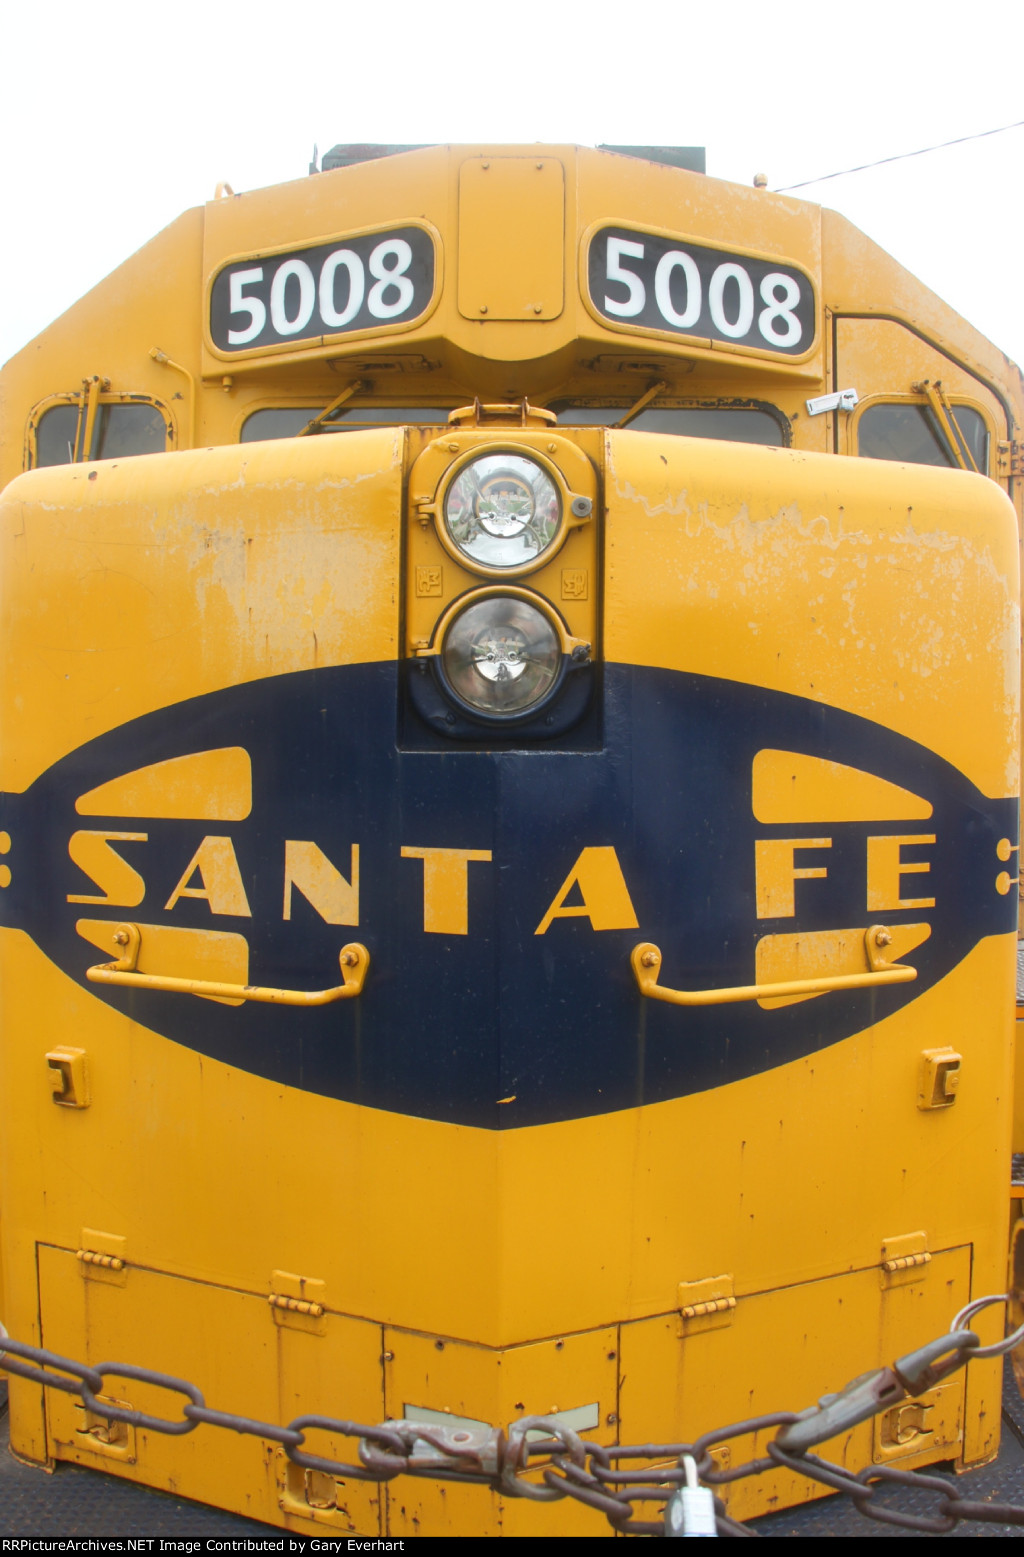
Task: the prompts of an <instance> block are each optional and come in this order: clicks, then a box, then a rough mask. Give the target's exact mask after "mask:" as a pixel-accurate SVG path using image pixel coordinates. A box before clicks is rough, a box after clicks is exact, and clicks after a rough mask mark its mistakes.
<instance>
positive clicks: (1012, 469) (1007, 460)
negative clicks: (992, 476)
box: [996, 438, 1024, 481]
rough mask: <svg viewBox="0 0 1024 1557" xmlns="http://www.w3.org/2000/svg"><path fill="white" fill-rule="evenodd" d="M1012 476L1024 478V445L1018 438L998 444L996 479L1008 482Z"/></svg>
mask: <svg viewBox="0 0 1024 1557" xmlns="http://www.w3.org/2000/svg"><path fill="white" fill-rule="evenodd" d="M1011 476H1024V443H1018V442H1017V440H1016V438H1011V439H1010V440H1009V441H1008V442H1002V443H997V444H996V478H997V479H998V480H999V481H1008V480H1009V479H1010V477H1011Z"/></svg>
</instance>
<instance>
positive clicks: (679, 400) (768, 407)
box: [546, 395, 793, 449]
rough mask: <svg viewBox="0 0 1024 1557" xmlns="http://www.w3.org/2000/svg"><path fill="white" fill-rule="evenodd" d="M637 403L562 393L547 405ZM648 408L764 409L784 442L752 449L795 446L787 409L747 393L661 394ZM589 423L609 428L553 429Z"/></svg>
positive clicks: (678, 435) (551, 408) (624, 405)
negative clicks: (722, 394) (706, 394)
mask: <svg viewBox="0 0 1024 1557" xmlns="http://www.w3.org/2000/svg"><path fill="white" fill-rule="evenodd" d="M635 402H636V397H635V396H634V397H633V399H632V400H627V401H626V402H625V403H624V402H623V399H622V397H621V396H618V395H578V396H573V395H562V396H559V397H558V398H556V399H552V400H550V401H549V402H548V405H547V407H546V409H547V410H549V411H555V414H556V415H561V412H559V411H558V410H557V407H559V406H564V407H565V409H566V410H568V409H569V408H570V407H572V408H575V407H577V406H582V407H584V408H589V407H593V409H595V410H600V409H601V408H602V407H611V408H612V409H615V410H618V409H619V408H620V407H621V409H622V410H623V412H626V411H628V410H629V409H630V407H631V406H632V405H633V404H635ZM644 410H646V411H763V412H764V413H765V414H766V415H768V416H770V417H771V418H772V420H773V421H774V422H775V423H776V424H777V425H778V427H779V430H780V432H781V433H782V442H781V444H778V443H765V444H752V445H751V447H752V448H765V449H778V448H783V449H791V448H792V447H793V424H792V422H791V421H790V419H789V417H788V416H787V415H786V413H785V411H783V410H782V409H781V408H780V407H779V406H777V405H774V404H773V403H772V402H771V401H770V400H753V399H751V398H750V397H749V396H745V395H744V396H740V395H737V396H729V397H726V396H716V397H715V398H713V399H710V400H709V399H706V398H705V399H699V398H697V397H696V396H693V395H688V396H685V397H684V396H681V395H658V396H657V397H656V398H655V399H654V400H652V401H651V402H650V404H649V405H647V406H645V407H644ZM587 425H593V426H606V427H607V426H608V424H607V423H593V424H587V423H583V422H563V423H556V424H555V428H554V429H553V431H557V430H558V428H559V426H560V427H561V428H562V429H563V430H564V429H566V428H569V427H582V426H587ZM631 426H632V423H627V424H626V427H625V428H624V429H623V431H624V432H628V431H629V430H630V427H631ZM658 436H659V437H666V438H684V437H685V438H689V437H700V436H701V435H700V434H699V433H662V434H658ZM710 441H712V442H715V443H727V442H734V441H736V440H733V439H726V438H717V439H712V440H710ZM739 441H740V442H745V440H744V439H740V440H739Z"/></svg>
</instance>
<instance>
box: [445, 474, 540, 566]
mask: <svg viewBox="0 0 1024 1557" xmlns="http://www.w3.org/2000/svg"><path fill="white" fill-rule="evenodd" d="M443 514H444V526H445V530H446V531H447V534H448V537H449V539H450V540H451V542H452V544H453V545H454V547H455V548H456V550H457V551H460V552H461V553H462V555H463V556H464V557H466V558H468V559H469V561H471V562H475V563H478V564H482V565H483V566H484V567H487V568H516V569H519V568H522V567H524V566H528V565H529V564H531V563H533V562H535V561H536V560H537V559H538V558H539V557H541V556H543V554H544V552H546V551H547V550H548V548H549V547H550V546H551V545H552V544H553V543H554V541H555V540H556V538H557V536H558V534H559V531H560V528H561V519H562V503H561V498H560V496H559V493H558V488H557V487H556V485H555V483H554V481H553V480H552V479H551V477H550V476H549V475H548V473H547V471H546V470H545V469H544V468H543V466H542V465H539V464H537V462H536V461H535V460H531V459H526V458H525V457H524V456H523V455H521V454H500V453H499V454H484V455H482V456H481V457H480V458H479V459H475V460H471V461H470V463H469V464H468V465H464V466H463V468H462V469H461V470H460V471H459V473H458V475H457V476H456V477H455V479H454V481H453V482H452V484H451V486H450V487H449V488H448V492H447V494H446V496H445V499H444V510H443Z"/></svg>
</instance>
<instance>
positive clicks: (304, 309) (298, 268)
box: [210, 227, 434, 351]
mask: <svg viewBox="0 0 1024 1557" xmlns="http://www.w3.org/2000/svg"><path fill="white" fill-rule="evenodd" d="M433 290H434V245H433V242H432V240H431V238H430V236H429V234H427V233H426V232H424V231H423V229H422V228H419V227H404V228H400V229H398V230H396V231H393V232H389V233H380V232H377V233H371V234H367V235H365V236H362V237H355V238H349V239H345V240H338V241H336V242H335V243H332V244H319V245H317V247H316V248H310V249H300V250H297V251H295V252H293V253H291V254H279V255H275V257H274V259H273V260H272V261H270V262H266V263H263V264H255V263H252V262H245V261H242V262H241V263H236V264H233V265H229V266H226V267H225V269H224V270H222V271H221V272H220V273H219V274H218V276H217V277H216V279H215V281H214V284H213V288H212V290H211V294H210V334H211V336H212V338H213V341H214V344H215V345H216V346H217V347H218V348H219V349H220V350H221V351H243V350H247V349H248V350H250V351H251V350H253V349H254V348H255V347H258V346H272V345H279V344H283V343H287V344H289V345H290V344H293V343H296V342H299V341H303V340H315V339H318V338H319V337H321V336H323V335H337V334H339V333H344V332H348V331H353V330H365V329H373V328H375V327H377V328H379V327H380V325H382V324H392V323H395V322H398V321H401V322H403V323H404V322H406V321H408V320H412V319H415V318H417V317H418V316H419V315H420V314H421V313H422V312H423V311H424V309H425V308H426V307H427V305H428V304H429V302H430V299H431V297H432V295H433Z"/></svg>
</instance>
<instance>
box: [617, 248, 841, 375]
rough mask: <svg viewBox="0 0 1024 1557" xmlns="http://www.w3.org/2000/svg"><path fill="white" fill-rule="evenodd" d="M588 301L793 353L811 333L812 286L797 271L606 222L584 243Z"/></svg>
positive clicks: (629, 319) (649, 322)
mask: <svg viewBox="0 0 1024 1557" xmlns="http://www.w3.org/2000/svg"><path fill="white" fill-rule="evenodd" d="M588 281H589V287H590V298H591V302H592V303H593V304H594V306H595V307H596V308H597V310H598V312H599V313H601V314H603V315H604V317H605V318H606V319H610V320H614V321H615V322H617V323H620V322H621V323H623V324H628V325H632V326H633V327H634V328H640V329H647V330H658V331H661V332H664V331H666V330H671V331H678V332H679V334H681V335H697V336H703V337H705V338H708V337H710V339H712V340H720V341H723V342H728V343H732V344H736V345H743V346H752V347H754V348H756V349H759V350H761V351H764V350H768V351H772V352H781V353H784V354H787V355H792V354H795V353H798V352H804V351H806V350H807V348H808V347H809V346H810V345H811V343H812V341H813V338H814V319H815V308H814V292H813V288H812V287H811V284H810V281H809V280H808V278H807V277H806V276H805V275H803V273H802V272H801V271H798V270H795V269H791V268H789V267H788V266H782V265H778V264H775V263H773V262H771V261H769V260H760V259H756V258H754V257H751V256H748V255H737V254H730V253H728V252H727V251H725V250H722V249H710V248H708V247H706V246H705V245H704V244H697V243H687V244H686V246H685V247H683V246H682V244H680V243H678V242H674V241H673V240H672V239H670V238H666V237H663V236H662V235H660V234H656V233H648V234H645V233H637V232H631V231H629V230H627V229H624V228H614V227H605V228H602V229H601V230H600V231H599V232H598V233H596V234H595V236H594V239H593V241H592V243H591V245H590V258H589V266H588Z"/></svg>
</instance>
